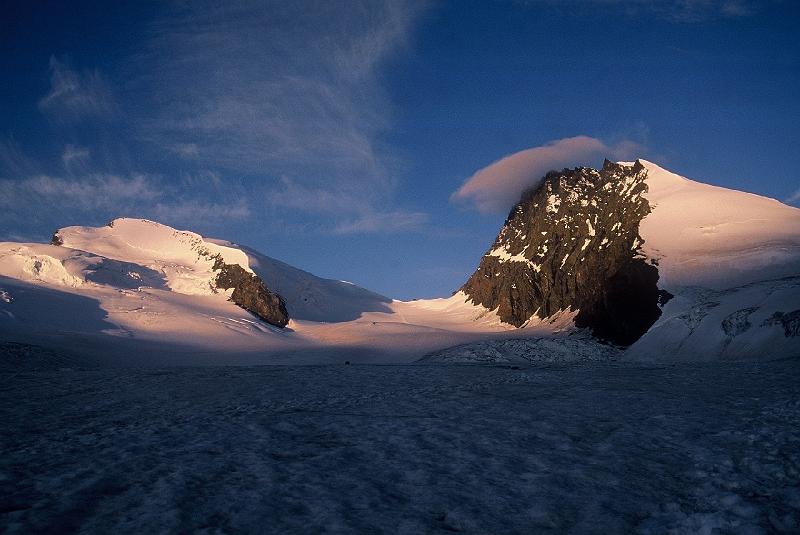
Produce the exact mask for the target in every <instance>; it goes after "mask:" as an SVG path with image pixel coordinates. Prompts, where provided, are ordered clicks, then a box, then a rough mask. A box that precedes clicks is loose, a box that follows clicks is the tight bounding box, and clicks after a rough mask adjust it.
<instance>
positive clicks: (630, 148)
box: [450, 136, 641, 213]
mask: <svg viewBox="0 0 800 535" xmlns="http://www.w3.org/2000/svg"><path fill="white" fill-rule="evenodd" d="M638 150H641V146H640V145H638V144H637V143H634V142H632V141H622V142H620V143H618V144H616V145H614V146H609V145H607V144H605V143H604V142H602V141H601V140H599V139H597V138H594V137H589V136H575V137H568V138H564V139H557V140H555V141H550V142H548V143H545V144H544V145H541V146H539V147H532V148H530V149H525V150H521V151H519V152H515V153H514V154H510V155H508V156H505V157H503V158H501V159H499V160H497V161H496V162H494V163H491V164H489V165H487V166H486V167H484V168H483V169H480V170H479V171H477V172H476V173H475V174H473V175H472V176H471V177H469V178H468V179H467V181H466V182H464V184H463V185H462V186H461V187H460V188H458V190H457V191H456V192H455V193H453V195H452V196H451V197H450V200H451V201H460V202H469V203H472V204H473V205H474V206H475V208H476V209H477V210H478V211H479V212H483V213H492V212H505V211H507V210H508V209H509V208H510V207H511V206H513V205H514V203H516V202H517V201H518V200H519V197H520V195H521V194H522V192H523V191H525V190H526V189H528V188H531V187H533V186H536V185H537V184H538V183H539V182H540V181H541V179H542V177H543V176H544V175H545V174H547V172H548V171H552V170H554V169H562V168H565V167H574V166H576V165H588V164H590V163H594V161H595V160H598V159H601V158H603V157H605V156H612V157H614V158H626V157H631V156H632V155H633V153H635V152H636V151H638Z"/></svg>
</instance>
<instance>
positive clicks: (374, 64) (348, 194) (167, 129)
mask: <svg viewBox="0 0 800 535" xmlns="http://www.w3.org/2000/svg"><path fill="white" fill-rule="evenodd" d="M423 10H424V5H423V4H422V3H421V2H410V1H400V0H378V1H352V2H345V3H340V2H338V3H337V2H278V1H274V2H270V1H267V2H256V1H252V2H243V3H238V4H236V5H235V6H232V5H230V4H227V3H223V4H220V3H218V2H210V1H209V2H203V1H200V2H193V3H189V4H180V5H179V7H178V8H176V9H175V10H173V11H172V12H171V13H169V14H167V15H165V16H163V17H162V18H160V19H159V21H158V22H157V23H156V24H155V25H154V26H153V28H152V32H151V35H152V37H153V39H152V42H151V45H150V50H151V53H150V54H149V55H147V56H146V57H145V58H143V61H144V62H145V63H146V64H147V65H148V68H147V71H148V74H147V76H146V77H145V78H146V80H147V83H152V84H153V85H152V87H150V88H149V91H148V92H149V93H150V94H153V95H157V99H156V100H155V101H154V102H153V109H155V110H156V111H155V113H154V115H152V116H151V117H148V118H146V119H144V120H142V121H140V122H139V123H138V126H139V132H140V133H141V136H142V137H143V138H146V139H148V140H150V141H151V142H153V143H155V144H156V145H160V146H162V147H164V148H165V150H167V151H169V152H171V153H174V154H178V155H179V156H180V157H181V158H185V159H191V160H193V161H195V162H197V163H198V164H200V165H205V166H213V167H216V168H218V169H220V170H221V171H222V173H223V175H226V176H227V175H234V176H241V175H246V176H248V177H256V178H253V179H250V182H251V188H250V195H251V196H252V198H254V199H256V198H258V197H259V196H260V198H261V199H262V202H263V203H264V204H265V205H267V206H270V207H272V208H273V209H276V210H282V209H291V210H293V211H296V210H302V211H308V212H313V213H317V214H326V217H329V218H331V219H333V220H334V224H338V223H340V222H345V223H342V225H343V226H342V228H345V227H346V226H347V223H346V222H348V221H349V222H352V221H357V220H360V219H363V218H364V217H365V214H374V213H381V212H384V211H386V210H385V209H386V207H387V206H390V205H391V204H392V196H393V192H394V190H395V188H396V185H397V178H396V172H395V171H396V168H395V162H396V158H395V157H394V155H393V154H392V153H391V151H390V150H389V149H388V148H387V147H386V146H385V145H384V143H383V142H382V141H381V139H382V136H383V135H384V134H385V133H386V132H387V130H388V128H389V125H390V123H391V114H392V109H391V105H390V102H389V99H388V97H387V95H386V94H385V91H384V89H383V86H382V81H381V79H380V74H381V73H380V71H381V68H382V67H383V66H384V65H385V63H386V61H387V60H388V59H389V58H391V57H392V56H393V55H394V54H396V53H397V52H398V51H399V50H402V49H403V47H404V46H405V45H406V43H407V41H408V37H409V34H410V33H411V31H412V28H413V24H414V21H415V20H416V19H417V18H418V16H419V14H420V13H421V12H422V11H423ZM278 200H280V202H278ZM351 226H353V228H355V227H364V228H366V227H368V226H369V225H368V224H366V223H364V224H362V225H351Z"/></svg>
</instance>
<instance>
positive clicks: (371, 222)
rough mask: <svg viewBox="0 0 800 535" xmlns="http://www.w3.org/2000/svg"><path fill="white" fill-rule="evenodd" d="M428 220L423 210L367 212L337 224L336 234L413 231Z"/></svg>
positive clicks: (334, 230)
mask: <svg viewBox="0 0 800 535" xmlns="http://www.w3.org/2000/svg"><path fill="white" fill-rule="evenodd" d="M427 222H428V214H425V213H422V212H404V211H394V212H387V213H371V214H365V215H362V216H360V217H358V218H357V219H353V220H351V221H343V222H341V223H339V224H337V225H336V226H335V227H334V229H333V233H334V234H371V233H378V232H380V233H396V232H413V231H417V230H420V229H421V228H422V227H423V225H425V223H427Z"/></svg>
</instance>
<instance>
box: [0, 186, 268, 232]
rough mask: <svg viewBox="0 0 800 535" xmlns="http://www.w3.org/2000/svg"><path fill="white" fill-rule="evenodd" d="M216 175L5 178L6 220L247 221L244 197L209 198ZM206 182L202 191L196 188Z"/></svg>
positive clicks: (0, 206)
mask: <svg viewBox="0 0 800 535" xmlns="http://www.w3.org/2000/svg"><path fill="white" fill-rule="evenodd" d="M214 179H215V177H214V174H213V173H201V174H198V175H193V176H191V177H188V176H187V177H183V179H182V180H180V184H179V185H176V186H170V187H164V186H163V185H162V180H161V179H160V177H157V176H150V175H142V174H138V175H131V176H119V175H113V174H100V173H93V174H89V175H85V176H80V177H75V176H67V177H60V176H49V175H37V176H32V177H28V178H25V179H22V180H11V179H2V180H0V191H2V192H3V195H0V221H9V222H14V223H15V224H16V225H17V226H24V225H25V224H28V223H32V222H38V223H47V224H49V225H51V226H53V227H55V226H62V225H64V224H65V222H82V223H84V224H87V223H90V222H93V221H97V220H103V221H104V220H109V219H113V218H115V217H119V216H135V217H146V218H149V219H155V220H157V221H161V222H163V223H166V224H172V225H176V224H180V225H185V226H188V227H189V228H193V227H198V226H201V227H202V226H207V224H208V222H209V221H213V222H214V224H216V225H217V226H221V225H223V224H224V223H226V222H229V221H241V220H245V219H248V218H250V217H251V215H252V212H251V210H250V207H249V205H248V203H247V200H246V199H245V198H243V197H238V198H229V197H226V196H219V197H217V199H218V200H216V201H209V200H208V196H207V195H206V194H207V193H208V192H209V191H211V190H213V189H214V187H215V184H214ZM192 183H194V184H195V185H199V184H202V185H203V188H202V189H197V188H193V187H192V185H193V184H192Z"/></svg>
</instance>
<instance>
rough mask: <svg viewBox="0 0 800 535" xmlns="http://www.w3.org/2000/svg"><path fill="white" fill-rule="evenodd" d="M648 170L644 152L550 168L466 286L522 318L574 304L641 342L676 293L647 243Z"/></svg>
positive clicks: (612, 334)
mask: <svg viewBox="0 0 800 535" xmlns="http://www.w3.org/2000/svg"><path fill="white" fill-rule="evenodd" d="M646 177H647V171H646V169H645V168H644V166H643V165H642V164H641V163H640V162H636V163H635V164H634V165H632V166H629V165H620V164H615V163H613V162H610V161H608V160H606V161H605V163H604V164H603V168H602V169H601V170H596V169H591V168H587V167H579V168H576V169H565V170H563V171H561V172H550V173H548V174H547V175H546V176H545V178H544V179H543V181H542V183H541V184H540V185H539V186H537V187H536V188H534V189H531V190H529V191H527V192H525V193H524V194H523V195H522V199H521V200H520V202H519V203H518V204H517V205H516V206H515V207H514V208H513V209H512V210H511V213H510V214H509V216H508V218H507V219H506V222H505V225H504V226H503V228H502V230H501V231H500V234H499V235H498V236H497V239H496V240H495V242H494V244H493V245H492V248H491V249H490V250H489V252H487V253H486V254H485V255H484V256H483V258H482V259H481V262H480V265H479V266H478V269H477V270H476V271H475V273H474V274H473V275H472V276H471V277H470V279H469V280H468V281H467V282H466V284H464V286H463V287H462V288H461V290H462V291H464V292H465V293H466V294H467V295H468V296H469V297H470V298H471V299H472V301H473V302H474V303H476V304H480V305H483V306H484V307H486V308H488V309H491V310H494V309H497V312H498V315H499V316H500V318H501V319H502V320H503V321H505V322H507V323H510V324H513V325H515V326H517V327H520V326H523V325H525V324H526V323H527V322H528V321H529V320H530V319H531V318H533V317H538V318H548V317H550V316H552V315H554V314H556V313H558V312H559V311H566V310H572V311H578V313H577V315H576V317H575V324H576V325H577V326H578V327H588V328H589V329H591V330H592V332H593V333H594V334H595V336H597V337H598V338H601V339H603V340H606V341H609V342H612V343H615V344H620V345H629V344H631V343H633V342H634V341H636V340H637V339H638V338H639V337H640V336H641V335H642V334H644V332H646V331H647V329H648V328H649V327H650V326H651V325H652V324H653V323H654V322H655V321H656V320H657V319H658V317H659V316H660V315H661V309H660V307H659V304H660V303H663V302H665V301H666V300H667V299H668V298H669V297H670V296H669V294H667V293H666V292H664V291H662V290H659V289H658V286H657V283H658V269H657V267H656V266H655V265H653V264H652V263H647V262H646V260H645V258H644V256H643V255H641V254H640V252H639V250H640V247H641V245H642V243H643V240H642V238H641V236H640V235H639V223H640V222H641V220H642V219H643V218H644V217H645V216H646V215H647V214H648V213H649V212H650V205H649V203H648V202H647V199H645V198H644V196H643V193H645V192H646V191H647V184H646V182H645V179H646Z"/></svg>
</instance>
